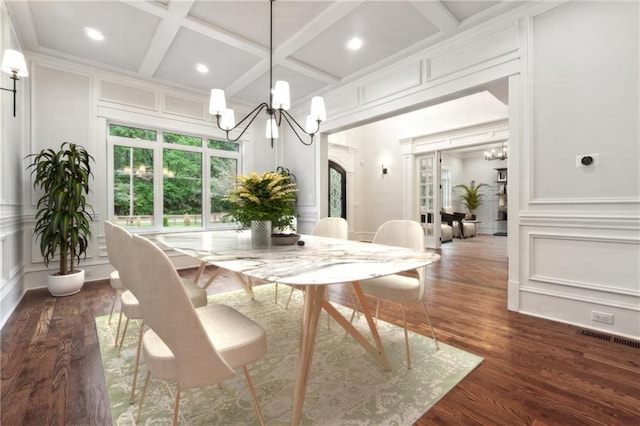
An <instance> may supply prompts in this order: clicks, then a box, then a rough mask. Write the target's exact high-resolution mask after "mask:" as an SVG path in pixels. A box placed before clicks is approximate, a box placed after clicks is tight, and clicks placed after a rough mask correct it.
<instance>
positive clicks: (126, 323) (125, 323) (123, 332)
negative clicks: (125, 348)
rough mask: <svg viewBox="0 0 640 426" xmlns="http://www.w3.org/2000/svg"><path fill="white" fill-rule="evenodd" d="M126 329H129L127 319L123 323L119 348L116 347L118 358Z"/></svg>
mask: <svg viewBox="0 0 640 426" xmlns="http://www.w3.org/2000/svg"><path fill="white" fill-rule="evenodd" d="M127 327H129V318H127V320H126V321H125V322H124V329H123V330H122V337H121V338H120V347H118V356H120V352H122V344H123V343H124V336H125V335H126V334H127Z"/></svg>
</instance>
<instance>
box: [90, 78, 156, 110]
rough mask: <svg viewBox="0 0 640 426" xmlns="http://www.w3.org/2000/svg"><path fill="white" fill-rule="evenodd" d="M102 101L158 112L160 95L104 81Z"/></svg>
mask: <svg viewBox="0 0 640 426" xmlns="http://www.w3.org/2000/svg"><path fill="white" fill-rule="evenodd" d="M100 89H101V90H100V100H103V101H108V102H115V103H118V104H122V105H131V106H136V107H138V108H143V109H149V110H154V111H155V110H157V109H158V95H157V92H155V91H153V90H146V89H141V88H139V87H133V86H129V85H125V84H122V83H116V82H113V81H109V80H102V87H101V88H100Z"/></svg>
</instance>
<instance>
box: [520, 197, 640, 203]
mask: <svg viewBox="0 0 640 426" xmlns="http://www.w3.org/2000/svg"><path fill="white" fill-rule="evenodd" d="M529 204H533V205H535V204H539V205H554V204H555V205H561V204H638V205H640V197H599V198H535V196H534V197H532V198H531V200H529Z"/></svg>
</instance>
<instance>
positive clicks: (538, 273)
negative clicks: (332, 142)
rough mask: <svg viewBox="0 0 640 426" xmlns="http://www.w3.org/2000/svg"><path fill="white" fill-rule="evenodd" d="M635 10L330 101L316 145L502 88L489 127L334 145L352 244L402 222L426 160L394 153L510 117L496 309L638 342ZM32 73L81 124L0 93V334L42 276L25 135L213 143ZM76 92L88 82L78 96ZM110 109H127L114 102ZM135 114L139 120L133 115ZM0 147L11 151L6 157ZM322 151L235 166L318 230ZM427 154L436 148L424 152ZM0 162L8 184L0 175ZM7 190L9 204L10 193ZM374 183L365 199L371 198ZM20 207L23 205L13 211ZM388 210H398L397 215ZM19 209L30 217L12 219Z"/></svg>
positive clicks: (400, 126)
mask: <svg viewBox="0 0 640 426" xmlns="http://www.w3.org/2000/svg"><path fill="white" fill-rule="evenodd" d="M638 8H639V5H638V3H637V2H614V1H609V2H568V3H555V2H553V3H551V2H541V3H540V4H538V5H535V6H534V7H529V6H526V8H520V9H518V10H516V11H515V12H514V14H510V15H508V16H505V17H503V18H501V19H499V20H496V21H494V22H493V23H491V24H489V25H485V26H483V27H481V28H477V29H473V30H470V31H469V32H466V33H462V34H460V35H458V36H456V37H454V38H453V39H451V40H448V41H446V42H443V43H441V44H439V45H437V46H433V47H431V48H429V49H426V50H425V51H423V52H418V53H417V54H415V55H412V56H411V57H408V58H406V60H404V61H401V62H398V63H396V64H394V65H393V66H390V67H389V68H388V69H385V70H382V71H381V72H377V73H374V74H371V75H368V76H366V77H364V78H363V79H360V80H357V81H352V82H348V83H347V84H345V85H344V86H342V87H340V88H338V89H336V90H335V91H333V92H331V93H328V94H327V96H326V98H325V100H326V104H327V110H328V111H329V116H330V117H329V120H328V121H327V122H326V123H324V124H323V131H324V132H329V133H334V132H337V131H340V130H344V129H348V128H352V127H355V126H357V125H361V124H362V123H371V122H373V121H376V120H379V119H381V118H386V117H389V116H392V115H395V114H398V113H403V112H406V111H410V110H415V109H419V108H423V107H425V106H427V105H436V104H438V103H441V102H442V101H443V100H450V99H452V98H454V97H459V96H461V95H463V94H468V93H469V92H470V91H471V92H476V91H478V90H480V89H479V88H480V87H481V86H483V85H489V84H492V83H493V82H495V81H497V80H500V79H507V80H508V82H509V107H508V108H507V109H506V110H503V111H499V112H498V113H495V114H491V113H489V112H486V111H482V112H477V110H475V109H474V110H470V111H472V114H480V113H481V114H486V116H485V117H484V118H482V119H478V118H477V117H476V116H473V115H472V116H467V115H459V116H458V115H455V116H454V115H452V114H451V112H448V113H446V114H437V115H435V116H432V117H431V119H430V120H429V119H425V120H417V121H413V120H412V121H406V120H405V121H403V119H401V118H398V119H391V121H390V122H391V123H393V124H392V125H391V126H390V127H389V126H385V125H383V124H377V123H374V124H372V125H371V127H367V128H366V129H364V128H363V129H359V130H358V131H348V132H347V137H346V138H345V141H346V144H347V145H353V146H356V148H357V152H356V153H355V156H356V159H355V161H354V164H355V167H354V174H355V175H354V180H356V184H355V188H356V189H355V195H354V197H353V198H354V200H353V202H354V206H355V209H354V210H355V211H356V213H355V214H354V216H355V221H356V226H357V229H358V230H361V231H362V232H364V233H370V232H373V231H375V229H376V228H377V225H378V224H379V223H380V221H382V220H384V219H386V218H391V217H399V216H398V214H400V215H401V216H408V215H409V214H410V212H411V211H412V206H411V203H410V197H411V195H410V194H411V188H412V187H413V186H412V183H413V182H412V176H413V175H412V173H411V172H412V171H411V170H410V168H411V167H413V166H412V164H413V163H412V162H411V161H408V160H409V159H412V158H414V157H415V156H416V155H417V154H418V153H419V152H418V151H419V150H418V148H419V149H422V150H423V151H422V152H424V149H425V146H420V141H419V138H418V139H416V140H410V141H409V142H406V141H405V142H406V143H404V142H403V143H402V144H401V143H399V142H400V141H401V140H403V139H407V138H409V139H411V138H414V137H416V136H419V135H427V134H432V133H434V132H439V131H444V130H447V129H455V128H457V127H460V126H464V125H468V124H469V123H482V122H489V121H491V120H496V119H502V118H504V117H505V114H508V118H509V132H508V133H509V140H510V158H509V161H508V164H509V182H510V190H509V213H510V216H509V219H510V220H509V237H508V246H509V283H508V285H509V295H508V299H509V309H511V310H515V311H519V312H522V313H527V314H531V315H537V316H541V317H546V318H550V319H553V320H557V321H563V322H567V323H572V324H578V325H580V326H585V327H590V328H594V329H598V330H603V331H606V332H612V333H616V334H621V335H627V336H632V337H636V338H638V337H639V336H640V270H639V268H638V258H639V257H640V213H639V211H640V208H639V207H640V175H639V173H640V171H639V168H638V160H639V159H640V142H639V141H640V124H639V121H640V107H639V100H638V94H639V81H638V80H639V75H640V66H639V62H640V58H639V56H640V42H639V38H640V37H639V22H638V21H639V16H640V14H639V10H638ZM7 22H8V20H7V18H6V12H5V11H4V8H3V20H2V25H3V28H2V32H1V34H2V47H3V48H4V47H6V46H7V45H13V44H14V43H15V40H13V39H12V38H11V37H12V36H11V35H10V34H11V31H10V29H7V26H8V23H7ZM34 64H36V65H37V67H41V68H42V67H46V68H49V69H50V70H57V71H62V72H63V75H58V77H59V78H56V82H57V83H59V82H64V81H65V78H66V77H64V74H65V73H68V74H69V75H68V76H67V77H68V78H69V80H68V81H67V82H68V83H69V84H68V87H69V88H73V89H74V90H77V91H78V93H77V94H76V93H75V92H69V93H65V96H71V97H73V96H76V95H77V99H76V100H72V101H71V104H72V105H75V106H78V105H79V104H78V105H76V103H75V102H78V103H83V104H85V105H86V99H87V93H88V98H89V109H90V110H89V112H88V114H89V122H88V123H86V120H87V115H86V114H80V116H78V117H68V114H66V112H65V111H64V110H61V109H57V108H54V105H51V104H50V106H51V107H52V108H51V109H50V110H48V111H46V112H47V117H46V118H44V117H41V118H42V119H43V120H46V121H40V120H41V118H39V117H38V113H39V112H38V108H39V107H38V106H37V105H34V106H35V108H34V109H33V110H31V109H30V106H29V103H28V102H27V100H28V98H27V97H25V98H22V97H23V96H25V95H26V94H29V93H30V88H31V87H33V88H34V89H36V90H37V91H39V93H33V94H32V99H34V100H39V99H42V100H43V101H46V100H47V91H50V93H52V92H53V90H54V89H55V88H53V87H47V82H46V81H40V80H38V78H39V77H38V74H37V73H35V74H34V75H33V77H30V78H29V79H23V80H21V83H22V84H24V91H21V92H20V94H19V101H18V103H19V108H25V110H24V115H19V118H17V119H16V120H15V121H13V120H14V119H13V118H12V117H10V115H9V113H8V112H7V107H6V100H5V98H6V94H5V93H3V108H2V132H1V134H2V138H3V140H2V154H3V160H2V161H3V163H2V165H3V170H2V178H3V185H2V191H3V192H2V203H1V204H0V206H1V208H2V210H1V211H0V242H1V245H0V247H1V249H0V250H1V254H2V256H0V259H1V261H2V265H1V268H0V269H1V271H2V277H0V279H1V280H2V281H1V291H2V293H1V295H0V297H2V309H3V312H2V315H1V316H2V321H4V320H5V319H6V318H7V316H8V314H9V313H10V312H9V311H10V310H12V309H13V306H14V305H15V301H16V300H19V297H20V296H21V293H22V291H23V289H24V288H26V287H29V288H30V287H33V286H38V285H39V283H41V282H42V277H43V276H44V275H46V270H45V268H44V267H43V265H42V264H41V263H39V260H38V255H37V248H36V247H35V246H34V245H32V242H31V235H30V228H31V225H32V214H33V208H34V206H33V205H32V204H31V203H32V199H33V197H32V195H33V194H31V192H30V189H28V184H27V183H26V181H27V180H28V179H27V178H26V176H27V175H26V173H25V172H24V171H23V165H22V164H19V163H17V162H13V161H12V160H8V158H12V159H14V160H17V159H18V158H21V157H22V156H23V154H25V153H28V152H32V148H34V147H37V146H39V145H37V144H40V143H43V141H42V140H41V139H38V140H37V141H36V140H35V139H34V138H35V136H34V137H31V132H35V133H37V134H39V135H47V134H48V132H50V134H52V135H56V137H63V136H64V134H61V133H60V132H59V130H60V129H59V128H58V126H57V124H56V123H57V120H60V123H64V126H66V127H68V128H71V126H72V123H73V121H74V120H77V124H78V126H79V127H78V129H83V130H82V133H84V131H85V130H84V129H86V131H87V132H88V145H89V146H90V147H92V148H93V147H95V148H96V149H97V150H98V152H101V151H100V147H101V146H103V145H102V144H104V123H103V121H101V120H104V117H107V116H109V117H111V118H119V119H127V118H129V119H131V120H132V121H133V122H137V121H140V120H142V121H144V120H148V121H149V122H151V123H158V124H159V125H166V126H169V127H170V128H171V127H175V128H178V129H179V128H183V129H188V128H194V127H195V128H199V129H203V131H204V129H208V128H210V127H211V122H210V120H209V118H208V117H207V114H206V99H204V97H203V96H201V95H198V94H193V93H185V92H184V91H180V90H177V89H176V90H174V89H171V88H167V87H162V86H159V85H153V84H149V83H145V82H142V81H138V80H134V79H130V78H128V77H124V76H118V75H113V74H110V73H104V72H99V71H97V70H93V69H89V68H86V67H82V66H74V65H71V64H67V63H63V62H61V61H54V60H52V59H49V58H43V57H39V56H33V55H32V57H31V61H30V65H31V69H33V66H34ZM36 69H38V68H36ZM40 71H42V69H40ZM49 74H50V75H51V74H55V73H54V72H50V73H49ZM3 79H6V77H4V76H3ZM81 81H87V82H88V87H87V86H85V85H84V84H81V83H80V82H81ZM4 84H6V80H4V81H3V86H4ZM109 84H112V86H109ZM113 84H115V87H120V89H119V90H107V89H109V87H111V88H112V89H113V87H114V86H113ZM118 94H119V95H120V96H125V97H127V96H129V97H131V99H120V100H118V99H114V96H117V95H118ZM107 95H108V96H107ZM133 95H135V96H133ZM172 99H173V100H175V99H179V100H180V102H173V101H172ZM51 101H52V99H49V101H48V102H51ZM141 101H144V102H147V104H145V105H139V103H140V102H141ZM446 107H447V106H442V108H446ZM32 113H33V115H32ZM41 113H42V111H40V114H41ZM19 114H20V109H19ZM427 114H429V113H427ZM69 120H70V121H69ZM394 120H396V121H394ZM447 120H451V121H447ZM28 123H30V125H29V126H27V124H28ZM43 123H45V124H43ZM101 129H102V130H101ZM101 131H102V133H101ZM74 132H75V130H74ZM289 136H290V135H289ZM8 137H11V138H12V139H15V140H17V142H15V141H12V143H18V144H19V145H20V146H21V147H20V148H19V149H18V148H15V147H10V146H8V144H9V142H8V141H7V140H6V138H8ZM260 140H261V137H256V140H255V142H253V139H252V142H253V145H251V144H249V145H251V146H252V147H253V148H256V146H257V144H258V143H259V141H260ZM36 142H37V144H35V143H36ZM57 142H58V141H56V144H55V145H57V144H58V143H57ZM319 142H320V143H318V144H314V145H313V147H310V149H307V147H302V146H297V145H298V144H299V142H297V141H295V140H294V139H293V138H291V137H287V136H286V135H285V139H284V142H283V143H282V144H279V145H278V146H277V147H276V150H275V154H274V155H273V156H264V155H262V156H259V157H257V158H256V156H254V155H253V152H252V153H251V154H250V156H249V159H248V162H247V165H248V166H249V167H251V168H252V169H253V168H254V167H255V168H264V169H266V168H270V167H269V163H270V162H273V167H275V166H276V165H278V164H284V166H285V167H289V168H290V169H292V171H293V172H294V173H295V174H296V176H298V179H299V182H300V183H301V192H300V196H301V200H302V202H301V203H300V204H301V205H300V206H299V210H300V211H301V214H302V216H303V219H304V221H305V224H306V225H309V224H311V222H312V221H313V220H314V219H315V218H317V217H319V216H320V214H321V213H322V204H323V202H325V201H324V193H323V191H322V185H323V183H322V182H323V181H322V178H323V170H325V168H326V158H327V149H328V144H327V137H326V134H325V135H323V136H322V138H321V140H320V141H319ZM34 144H35V145H34ZM293 145H296V146H297V147H296V148H293V147H292V146H293ZM398 147H399V148H398ZM396 149H398V151H396ZM434 149H438V150H443V149H444V147H443V146H439V145H438V146H436V145H434ZM257 151H262V150H261V149H260V148H258V149H256V152H257ZM269 152H270V153H271V152H272V151H269ZM585 153H594V154H598V160H599V163H598V165H597V166H593V167H591V168H577V167H576V166H575V158H576V155H581V154H585ZM5 154H6V155H7V156H8V157H5ZM263 154H264V152H263ZM381 154H384V155H389V158H390V163H389V165H388V167H389V174H388V175H386V176H385V177H384V179H383V178H382V175H381V173H380V161H381V159H380V158H379V156H380V155H381ZM7 162H9V163H10V165H9V167H8V170H7V169H5V167H4V166H5V165H6V163H7ZM359 167H360V170H358V168H359ZM105 170H106V169H105V164H104V162H103V163H101V164H99V165H98V166H97V172H99V173H101V174H100V176H99V180H98V182H97V185H98V189H99V191H100V193H99V194H96V197H97V198H96V199H95V200H94V201H95V204H96V205H98V206H99V211H98V212H97V217H98V219H99V220H103V219H104V218H105V217H106V210H105V208H104V205H105V204H106V203H105V202H104V197H106V195H105V194H106V193H107V192H106V189H107V188H106V184H105V182H106V179H105V178H104V173H106V172H105ZM7 175H8V176H9V177H8V179H15V181H14V183H15V184H16V185H19V186H20V188H21V189H16V188H15V187H11V188H9V189H7V188H8V187H7V185H6V183H5V182H6V181H5V179H7ZM400 176H402V178H401V177H400ZM21 181H24V182H25V185H22V182H21ZM371 183H373V184H375V185H377V190H375V191H373V190H371V189H370V186H369V184H371ZM21 194H27V196H26V199H25V200H22V199H21ZM407 194H409V195H407ZM403 195H404V197H403ZM398 196H399V197H400V198H401V199H400V200H399V202H397V203H396V202H394V200H398V198H397V197H398ZM24 203H27V204H28V205H25V206H24V208H23V205H24ZM366 203H372V204H371V205H372V206H373V208H372V209H371V210H370V211H369V210H365V205H367V204H366ZM398 206H404V207H403V208H399V207H398ZM306 225H305V226H306ZM96 230H97V233H96V238H95V239H94V243H93V244H94V247H92V249H91V256H92V258H91V259H90V260H89V262H88V266H89V268H90V269H91V273H92V274H94V275H93V277H94V278H97V277H98V276H106V272H107V271H108V269H109V267H108V264H107V262H106V253H105V251H104V239H103V238H102V232H101V230H100V228H99V227H98V228H97V229H96ZM23 245H24V249H22V246H23ZM23 286H24V287H23ZM592 311H598V312H604V313H609V314H612V315H613V317H614V321H613V324H604V323H599V322H594V321H593V320H591V313H592Z"/></svg>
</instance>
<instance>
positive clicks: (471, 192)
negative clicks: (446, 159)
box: [455, 180, 489, 219]
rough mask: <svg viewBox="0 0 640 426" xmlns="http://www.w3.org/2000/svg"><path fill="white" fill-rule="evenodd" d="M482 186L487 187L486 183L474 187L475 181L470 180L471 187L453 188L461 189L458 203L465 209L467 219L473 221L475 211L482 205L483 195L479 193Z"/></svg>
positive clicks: (461, 185)
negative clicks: (460, 202)
mask: <svg viewBox="0 0 640 426" xmlns="http://www.w3.org/2000/svg"><path fill="white" fill-rule="evenodd" d="M484 186H486V187H488V186H489V185H487V184H486V183H479V184H477V185H476V181H475V180H472V181H471V185H468V186H467V185H465V184H460V185H456V186H455V188H460V189H462V194H460V201H462V205H464V206H465V207H466V208H467V215H466V217H467V219H474V217H475V212H476V209H477V208H478V207H480V206H481V205H482V197H484V194H483V193H482V192H480V189H481V188H482V187H484Z"/></svg>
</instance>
